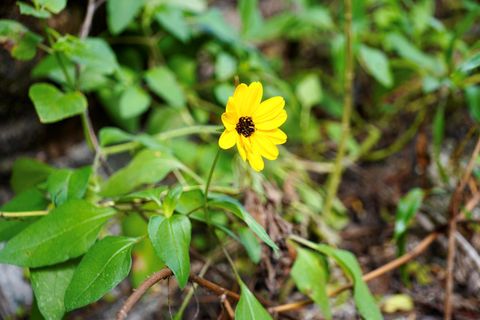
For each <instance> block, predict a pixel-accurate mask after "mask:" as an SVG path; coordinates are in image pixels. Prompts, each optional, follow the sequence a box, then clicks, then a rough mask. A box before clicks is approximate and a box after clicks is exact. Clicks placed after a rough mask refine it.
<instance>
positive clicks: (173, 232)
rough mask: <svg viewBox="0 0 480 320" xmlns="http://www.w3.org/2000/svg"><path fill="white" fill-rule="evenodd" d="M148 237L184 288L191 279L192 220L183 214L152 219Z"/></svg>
mask: <svg viewBox="0 0 480 320" xmlns="http://www.w3.org/2000/svg"><path fill="white" fill-rule="evenodd" d="M148 235H149V237H150V240H151V241H152V244H153V247H154V248H155V252H156V253H157V255H158V257H159V258H160V260H162V261H163V262H164V263H165V264H166V265H167V266H168V267H169V268H170V269H172V271H173V274H174V275H175V277H176V278H177V280H178V285H179V286H180V288H184V287H185V286H186V284H187V281H188V278H189V277H190V254H189V252H188V250H189V247H190V239H191V236H192V225H191V223H190V220H189V219H188V218H187V217H186V216H184V215H181V214H175V215H173V216H171V217H169V218H165V217H162V216H156V217H152V218H151V219H150V222H149V224H148Z"/></svg>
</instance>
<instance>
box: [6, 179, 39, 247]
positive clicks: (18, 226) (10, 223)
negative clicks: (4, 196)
mask: <svg viewBox="0 0 480 320" xmlns="http://www.w3.org/2000/svg"><path fill="white" fill-rule="evenodd" d="M47 205H48V201H47V199H45V196H44V194H43V193H42V192H40V191H39V190H38V189H37V188H31V189H27V190H25V191H22V192H20V193H18V194H17V195H16V196H15V197H14V198H13V199H11V200H10V201H9V202H7V203H5V204H4V205H3V206H2V207H1V209H0V211H6V212H19V211H36V210H44V209H45V208H46V207H47ZM35 220H37V218H36V217H31V218H24V219H22V220H13V219H2V218H0V242H1V241H6V240H9V239H11V238H12V237H13V236H15V235H16V234H18V233H19V232H21V231H22V230H23V229H25V228H26V227H28V226H29V225H30V224H31V223H32V222H34V221H35Z"/></svg>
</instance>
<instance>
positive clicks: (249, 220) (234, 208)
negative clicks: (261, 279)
mask: <svg viewBox="0 0 480 320" xmlns="http://www.w3.org/2000/svg"><path fill="white" fill-rule="evenodd" d="M208 206H209V207H213V208H220V209H224V210H228V211H230V212H232V213H233V214H234V215H235V216H237V217H238V218H240V219H241V220H242V221H243V222H245V223H246V224H247V226H248V227H249V228H250V229H251V230H252V231H253V232H254V233H255V234H256V235H257V236H258V237H259V238H260V239H261V240H262V241H263V242H265V243H266V244H268V245H269V246H270V247H271V248H272V249H273V250H278V247H277V245H276V244H275V242H273V240H272V239H271V238H270V236H269V235H268V234H267V232H265V229H263V227H262V226H261V225H260V224H259V223H258V222H257V221H256V220H255V219H254V218H253V217H252V216H251V215H250V213H248V211H247V210H245V208H244V207H243V206H242V205H241V204H240V202H238V201H237V200H236V199H233V198H231V197H229V196H219V197H215V198H214V199H212V200H210V201H209V202H208Z"/></svg>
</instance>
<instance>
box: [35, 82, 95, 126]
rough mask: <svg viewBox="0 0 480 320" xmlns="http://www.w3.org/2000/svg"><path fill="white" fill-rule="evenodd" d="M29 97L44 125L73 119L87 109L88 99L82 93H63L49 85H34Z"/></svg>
mask: <svg viewBox="0 0 480 320" xmlns="http://www.w3.org/2000/svg"><path fill="white" fill-rule="evenodd" d="M28 95H29V97H30V99H31V100H32V102H33V105H34V106H35V110H36V111H37V114H38V117H39V118H40V122H42V123H52V122H57V121H60V120H63V119H66V118H69V117H73V116H75V115H78V114H81V113H82V112H84V111H85V109H86V108H87V99H86V98H85V96H84V95H83V94H82V93H81V92H79V91H75V92H69V93H63V92H61V91H60V90H58V89H57V88H56V87H54V86H53V85H51V84H48V83H36V84H34V85H32V86H31V87H30V90H29V91H28Z"/></svg>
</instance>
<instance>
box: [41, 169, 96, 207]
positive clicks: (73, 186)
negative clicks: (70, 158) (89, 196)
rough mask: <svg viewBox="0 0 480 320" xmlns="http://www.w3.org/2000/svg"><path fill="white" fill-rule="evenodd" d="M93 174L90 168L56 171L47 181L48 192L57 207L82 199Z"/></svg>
mask: <svg viewBox="0 0 480 320" xmlns="http://www.w3.org/2000/svg"><path fill="white" fill-rule="evenodd" d="M91 173H92V168H91V167H90V166H88V167H83V168H80V169H77V170H68V169H62V170H55V171H54V172H53V173H52V174H51V175H50V176H49V177H48V180H47V191H48V193H49V194H50V198H51V199H52V201H53V203H54V204H55V206H59V205H61V204H63V203H65V202H66V201H67V200H70V199H82V198H83V196H84V195H85V192H86V191H87V187H88V180H89V179H90V175H91Z"/></svg>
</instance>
